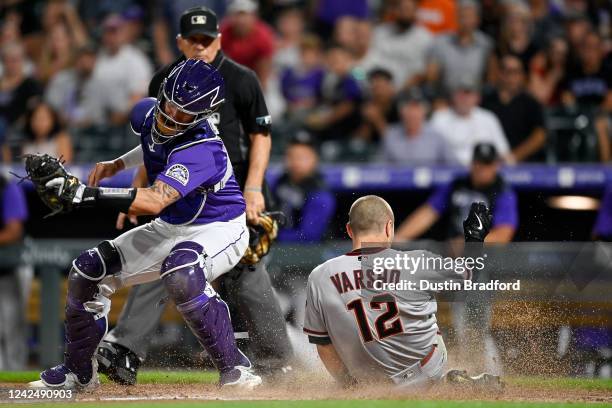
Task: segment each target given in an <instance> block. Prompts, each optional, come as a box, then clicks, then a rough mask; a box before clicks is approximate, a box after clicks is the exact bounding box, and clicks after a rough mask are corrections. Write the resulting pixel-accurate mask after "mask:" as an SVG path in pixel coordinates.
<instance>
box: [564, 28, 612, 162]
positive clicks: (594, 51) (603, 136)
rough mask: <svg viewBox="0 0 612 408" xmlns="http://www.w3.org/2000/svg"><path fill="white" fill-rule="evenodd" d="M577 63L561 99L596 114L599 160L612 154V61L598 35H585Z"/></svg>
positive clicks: (565, 85)
mask: <svg viewBox="0 0 612 408" xmlns="http://www.w3.org/2000/svg"><path fill="white" fill-rule="evenodd" d="M578 55H579V60H578V64H577V65H576V66H575V67H574V68H573V69H570V71H569V72H568V74H567V76H566V78H565V79H564V80H563V89H564V91H563V94H562V101H563V103H564V104H565V105H568V106H576V105H577V107H578V108H579V109H581V110H582V111H584V112H586V113H590V114H592V115H593V123H594V128H595V133H596V134H597V142H598V148H599V159H600V160H601V161H604V162H605V161H608V160H610V158H611V157H612V151H611V150H612V149H611V147H610V129H611V126H610V117H612V64H611V63H607V61H605V60H604V57H605V48H604V44H603V41H602V39H601V37H600V36H599V34H597V33H596V32H594V31H592V32H589V33H588V34H586V35H585V37H584V39H583V41H582V43H581V46H580V48H579V51H578Z"/></svg>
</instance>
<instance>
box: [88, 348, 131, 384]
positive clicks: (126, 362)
mask: <svg viewBox="0 0 612 408" xmlns="http://www.w3.org/2000/svg"><path fill="white" fill-rule="evenodd" d="M96 359H97V360H98V366H99V368H98V370H99V371H100V372H101V373H102V374H105V375H106V376H107V377H108V379H109V380H111V381H113V382H116V383H117V384H121V385H134V384H136V377H137V376H138V368H139V367H140V364H141V362H142V361H141V360H140V358H138V356H137V355H136V354H135V353H134V352H133V351H132V350H130V349H128V348H127V347H124V346H122V345H120V344H117V343H112V342H108V341H102V342H101V343H100V345H99V346H98V352H97V354H96Z"/></svg>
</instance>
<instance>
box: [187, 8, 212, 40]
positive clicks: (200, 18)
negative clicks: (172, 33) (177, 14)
mask: <svg viewBox="0 0 612 408" xmlns="http://www.w3.org/2000/svg"><path fill="white" fill-rule="evenodd" d="M180 31H181V37H183V38H185V37H189V36H192V35H195V34H203V35H206V36H208V37H217V36H218V35H219V21H218V20H217V15H216V14H215V12H214V11H212V10H211V9H209V8H206V7H193V8H190V9H188V10H186V11H185V12H184V13H183V14H182V15H181V22H180Z"/></svg>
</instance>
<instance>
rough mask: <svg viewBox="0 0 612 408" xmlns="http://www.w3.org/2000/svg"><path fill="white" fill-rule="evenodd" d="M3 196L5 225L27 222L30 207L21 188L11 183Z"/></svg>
mask: <svg viewBox="0 0 612 408" xmlns="http://www.w3.org/2000/svg"><path fill="white" fill-rule="evenodd" d="M3 196H4V198H3V203H2V220H3V221H4V223H7V222H9V221H25V220H26V219H27V218H28V206H27V205H26V199H25V195H24V194H23V190H22V189H21V187H19V186H18V185H17V184H15V183H9V184H7V185H6V188H5V189H4V194H3Z"/></svg>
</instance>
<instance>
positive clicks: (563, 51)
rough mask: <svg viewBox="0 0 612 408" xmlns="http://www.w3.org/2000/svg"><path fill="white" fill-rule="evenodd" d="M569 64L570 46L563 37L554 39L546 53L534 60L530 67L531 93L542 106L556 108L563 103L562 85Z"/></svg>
mask: <svg viewBox="0 0 612 408" xmlns="http://www.w3.org/2000/svg"><path fill="white" fill-rule="evenodd" d="M567 62H568V46H567V41H566V40H565V39H564V38H563V37H555V38H552V39H551V40H550V42H549V44H548V46H547V48H546V50H545V52H544V53H541V54H538V55H537V56H535V57H534V58H533V60H532V64H531V67H529V68H530V75H529V92H530V93H531V94H532V95H533V96H534V97H535V98H536V99H537V100H538V101H539V102H540V103H541V104H543V105H545V106H555V105H558V104H559V103H560V102H561V88H560V85H561V81H562V79H563V78H564V77H565V69H566V67H567Z"/></svg>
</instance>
